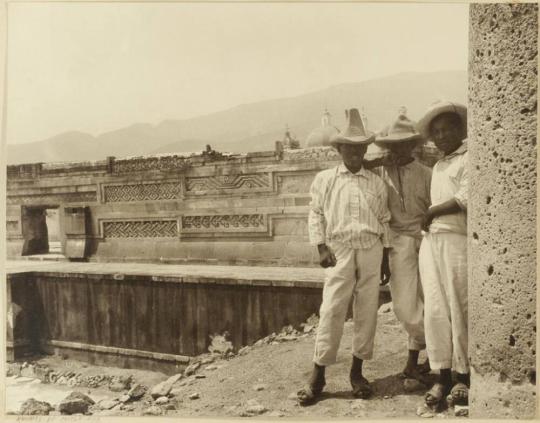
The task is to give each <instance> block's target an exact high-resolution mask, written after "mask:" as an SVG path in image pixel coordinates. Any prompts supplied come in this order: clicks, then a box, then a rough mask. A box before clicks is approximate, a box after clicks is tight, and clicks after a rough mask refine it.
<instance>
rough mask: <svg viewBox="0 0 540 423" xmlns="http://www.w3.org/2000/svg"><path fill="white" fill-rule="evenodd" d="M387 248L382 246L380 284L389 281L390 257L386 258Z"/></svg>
mask: <svg viewBox="0 0 540 423" xmlns="http://www.w3.org/2000/svg"><path fill="white" fill-rule="evenodd" d="M389 250H390V249H389V248H383V257H382V262H381V285H386V284H387V283H388V282H390V276H391V275H392V274H391V273H390V259H389V258H388V252H389Z"/></svg>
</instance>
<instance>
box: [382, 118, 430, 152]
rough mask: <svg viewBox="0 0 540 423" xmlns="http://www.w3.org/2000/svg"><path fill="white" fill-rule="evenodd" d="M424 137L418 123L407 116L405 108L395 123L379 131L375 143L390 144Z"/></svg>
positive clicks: (419, 139) (418, 139)
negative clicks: (417, 128) (418, 128)
mask: <svg viewBox="0 0 540 423" xmlns="http://www.w3.org/2000/svg"><path fill="white" fill-rule="evenodd" d="M422 139H423V138H422V135H421V134H420V133H419V132H418V131H417V130H416V123H415V122H413V121H412V120H410V119H409V118H408V117H407V115H406V111H405V110H402V111H400V113H399V116H398V118H397V119H396V121H395V122H394V123H392V124H391V125H390V126H387V127H386V128H384V129H383V130H382V131H381V132H379V134H378V135H377V137H376V138H375V144H377V145H388V144H396V143H400V142H405V141H421V140H422Z"/></svg>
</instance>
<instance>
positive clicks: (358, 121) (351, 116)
mask: <svg viewBox="0 0 540 423" xmlns="http://www.w3.org/2000/svg"><path fill="white" fill-rule="evenodd" d="M345 115H346V116H347V119H348V121H349V122H348V124H347V127H346V128H345V129H344V130H343V131H340V132H339V133H337V134H335V135H334V136H332V138H331V139H330V144H331V145H332V146H333V147H334V148H335V147H336V146H337V145H338V144H370V143H372V142H373V141H374V139H375V134H374V133H373V132H370V131H368V130H367V128H366V127H365V125H364V122H363V121H362V118H361V117H360V113H359V112H358V109H350V110H346V111H345Z"/></svg>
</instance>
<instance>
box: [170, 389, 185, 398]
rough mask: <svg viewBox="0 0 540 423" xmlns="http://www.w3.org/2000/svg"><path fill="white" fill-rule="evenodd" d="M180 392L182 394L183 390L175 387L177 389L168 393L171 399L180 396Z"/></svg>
mask: <svg viewBox="0 0 540 423" xmlns="http://www.w3.org/2000/svg"><path fill="white" fill-rule="evenodd" d="M182 392H183V389H181V388H179V387H177V388H173V389H171V392H169V395H170V396H172V397H178V396H180V395H182Z"/></svg>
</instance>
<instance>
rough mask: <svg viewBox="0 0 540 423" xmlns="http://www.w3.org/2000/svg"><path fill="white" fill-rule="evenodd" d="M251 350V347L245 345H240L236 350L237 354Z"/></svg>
mask: <svg viewBox="0 0 540 423" xmlns="http://www.w3.org/2000/svg"><path fill="white" fill-rule="evenodd" d="M250 350H251V347H250V346H248V345H246V346H245V347H242V348H240V349H239V350H238V355H244V354H247V353H248V352H249V351H250Z"/></svg>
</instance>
